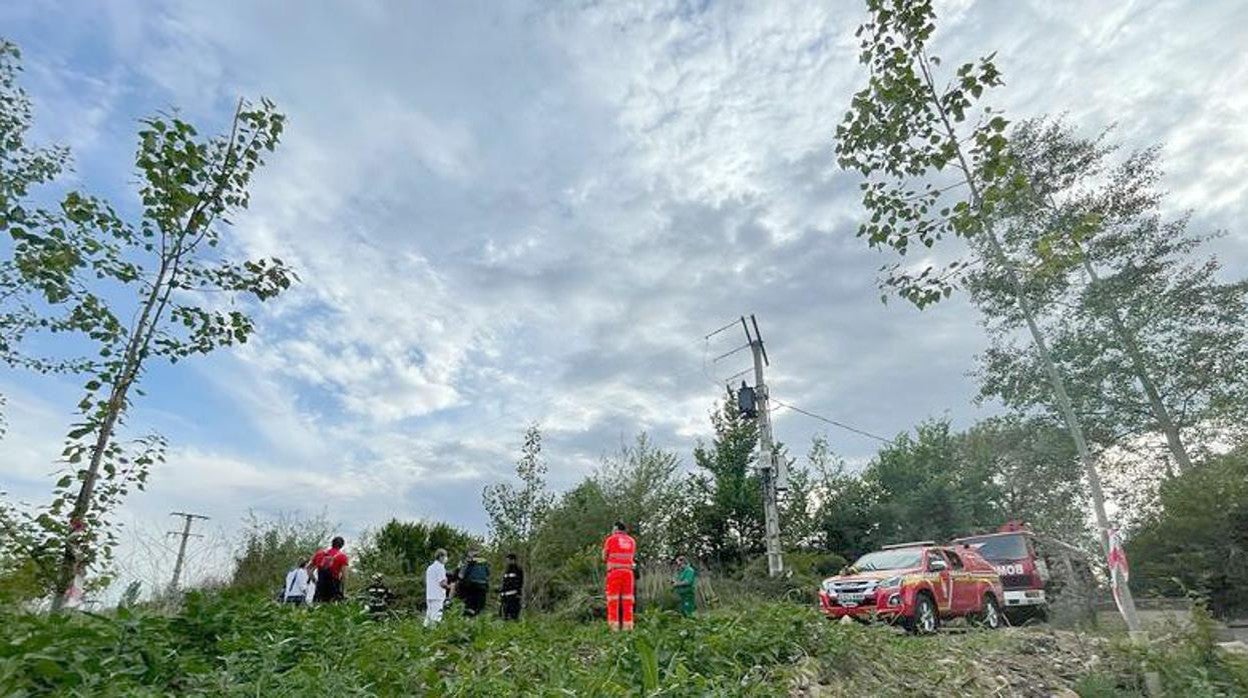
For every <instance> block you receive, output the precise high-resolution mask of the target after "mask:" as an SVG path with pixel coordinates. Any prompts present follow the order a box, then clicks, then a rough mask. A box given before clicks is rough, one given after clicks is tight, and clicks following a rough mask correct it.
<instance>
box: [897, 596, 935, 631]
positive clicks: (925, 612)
mask: <svg viewBox="0 0 1248 698" xmlns="http://www.w3.org/2000/svg"><path fill="white" fill-rule="evenodd" d="M901 624H902V625H903V626H904V627H905V628H906V630H908V631H910V632H912V633H914V634H916V635H930V634H932V633H934V632H936V629H937V628H939V627H940V616H938V615H937V614H936V604H934V603H932V598H931V597H930V596H928V595H927V594H919V596H918V598H916V599H915V601H914V615H913V616H910V617H909V618H904V619H902V621H901Z"/></svg>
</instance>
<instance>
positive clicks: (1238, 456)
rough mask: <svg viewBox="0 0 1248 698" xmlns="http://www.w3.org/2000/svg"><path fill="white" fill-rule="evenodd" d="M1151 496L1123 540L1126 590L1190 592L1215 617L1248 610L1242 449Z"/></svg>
mask: <svg viewBox="0 0 1248 698" xmlns="http://www.w3.org/2000/svg"><path fill="white" fill-rule="evenodd" d="M1158 498H1159V502H1160V505H1161V506H1160V508H1159V512H1158V513H1157V514H1156V515H1154V516H1152V517H1150V518H1149V519H1148V520H1146V521H1145V522H1144V524H1143V525H1141V526H1140V528H1139V529H1138V530H1137V531H1135V532H1134V534H1133V535H1132V536H1131V538H1130V540H1128V541H1127V554H1128V558H1129V559H1130V561H1131V585H1132V587H1134V588H1136V589H1137V590H1139V591H1141V592H1145V593H1154V594H1160V595H1164V596H1183V595H1185V594H1186V593H1187V592H1189V591H1192V592H1196V593H1198V594H1201V595H1204V596H1206V597H1207V598H1208V599H1209V606H1210V609H1211V610H1212V611H1213V612H1214V614H1215V615H1218V616H1228V615H1233V614H1237V613H1242V612H1244V611H1248V446H1241V447H1240V448H1238V449H1236V450H1234V451H1232V452H1231V453H1228V454H1226V455H1223V456H1218V457H1214V458H1211V459H1210V460H1208V461H1207V462H1205V463H1203V464H1201V465H1198V466H1197V467H1196V468H1194V469H1192V470H1190V471H1188V472H1185V473H1183V474H1181V475H1179V476H1177V477H1175V478H1173V479H1171V480H1169V481H1167V482H1165V483H1163V484H1162V485H1161V489H1160V491H1159V493H1158Z"/></svg>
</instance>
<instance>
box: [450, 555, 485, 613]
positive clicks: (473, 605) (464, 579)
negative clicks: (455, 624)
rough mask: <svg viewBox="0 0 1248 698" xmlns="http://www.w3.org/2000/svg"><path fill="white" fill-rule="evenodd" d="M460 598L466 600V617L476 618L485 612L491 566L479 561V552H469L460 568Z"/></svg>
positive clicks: (458, 585)
mask: <svg viewBox="0 0 1248 698" xmlns="http://www.w3.org/2000/svg"><path fill="white" fill-rule="evenodd" d="M456 587H458V588H459V590H460V597H461V598H463V600H464V615H466V616H475V615H477V614H478V613H480V612H481V611H483V610H485V598H486V595H487V594H488V593H489V591H490V565H489V563H488V562H486V561H485V560H480V559H477V551H475V550H469V551H468V555H467V557H465V558H464V564H463V565H462V566H461V567H460V568H459V583H458V584H456Z"/></svg>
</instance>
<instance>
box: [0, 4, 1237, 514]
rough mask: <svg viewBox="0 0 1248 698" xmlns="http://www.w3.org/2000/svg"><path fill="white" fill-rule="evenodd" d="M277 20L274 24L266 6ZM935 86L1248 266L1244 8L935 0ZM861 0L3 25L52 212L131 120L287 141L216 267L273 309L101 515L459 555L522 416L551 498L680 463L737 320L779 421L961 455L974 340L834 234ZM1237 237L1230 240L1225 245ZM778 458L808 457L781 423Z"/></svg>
mask: <svg viewBox="0 0 1248 698" xmlns="http://www.w3.org/2000/svg"><path fill="white" fill-rule="evenodd" d="M296 7H297V8H298V9H295V8H296ZM938 7H939V11H940V15H941V20H940V31H939V35H938V39H937V42H936V53H939V54H941V55H942V56H944V57H945V59H946V64H951V63H953V62H954V61H955V60H962V59H965V58H969V57H971V56H973V55H980V54H984V53H988V52H990V51H997V52H998V62H999V65H1000V67H1001V68H1002V70H1003V71H1004V73H1005V76H1006V80H1007V86H1006V87H1005V88H1004V89H1002V90H1000V91H999V92H998V94H997V95H995V97H994V104H996V105H998V106H1000V107H1002V108H1004V109H1005V110H1006V111H1007V112H1008V113H1009V115H1011V116H1013V117H1022V116H1031V115H1038V114H1042V113H1061V112H1065V113H1067V114H1068V115H1069V116H1070V118H1071V119H1072V120H1073V121H1074V122H1075V123H1077V124H1078V125H1079V126H1080V127H1082V128H1083V129H1085V130H1086V131H1087V132H1089V133H1091V132H1094V131H1096V130H1099V129H1102V128H1104V127H1106V126H1108V125H1110V124H1112V123H1117V128H1118V131H1117V133H1118V134H1119V136H1120V137H1121V138H1123V139H1125V140H1126V141H1128V142H1129V143H1131V144H1134V145H1144V144H1148V143H1152V142H1164V143H1165V144H1166V147H1165V150H1164V152H1165V156H1166V159H1167V170H1168V178H1167V182H1166V184H1167V187H1168V188H1169V189H1170V191H1171V192H1172V195H1171V197H1170V205H1171V206H1172V208H1174V209H1175V210H1176V211H1177V210H1181V209H1185V208H1193V209H1195V211H1196V218H1195V224H1196V226H1197V227H1199V228H1202V229H1216V228H1225V229H1227V231H1228V235H1227V236H1226V237H1224V238H1222V239H1221V240H1220V241H1218V242H1217V243H1216V246H1215V247H1216V251H1217V252H1218V254H1219V255H1220V256H1221V257H1222V258H1223V260H1224V262H1225V263H1226V265H1227V267H1229V268H1232V269H1240V270H1242V269H1243V268H1244V266H1245V265H1246V264H1248V233H1245V231H1244V229H1243V228H1242V225H1241V224H1239V223H1238V221H1242V220H1243V219H1244V218H1245V217H1246V216H1245V214H1248V203H1246V202H1248V199H1246V196H1245V195H1246V194H1248V93H1246V92H1245V91H1244V89H1243V86H1244V85H1248V52H1245V51H1244V47H1245V46H1248V4H1245V3H1243V2H1238V1H1234V0H1227V1H1225V2H1217V1H1214V0H1187V1H1179V0H1172V1H1165V0H1151V1H1137V2H1131V1H1127V0H1103V1H1093V2H1088V1H1086V0H1081V1H1079V2H1075V1H1073V0H1072V1H1067V0H1033V1H1031V2H1025V1H1024V0H1015V1H1013V2H991V1H983V2H971V1H969V0H952V1H946V2H939V3H938ZM862 16H863V11H862V7H861V3H857V2H816V1H813V0H806V1H804V2H799V1H792V2H790V1H787V0H786V1H783V2H782V1H780V0H772V1H770V2H718V1H709V2H708V1H705V0H704V1H700V2H699V1H693V0H690V1H687V2H675V1H667V0H647V1H644V2H640V1H638V2H623V1H622V2H533V3H524V2H493V1H491V2H459V3H431V2H403V3H399V2H351V3H341V2H328V1H326V2H303V3H265V2H186V3H176V4H160V3H151V2H137V0H136V1H135V2H123V1H120V0H116V1H112V2H106V3H105V2H99V3H91V2H79V1H78V0H34V1H31V0H27V1H23V2H6V3H4V4H3V5H0V27H3V32H4V33H5V36H6V37H7V38H9V39H10V40H13V41H16V42H17V43H19V44H20V45H21V47H22V49H23V51H24V61H25V65H26V73H25V85H26V87H27V89H28V90H29V92H30V94H31V96H32V97H33V99H34V101H35V105H36V109H37V117H36V118H37V122H38V126H37V129H36V131H37V135H38V136H39V137H40V138H41V139H44V140H46V141H54V142H60V143H64V144H66V145H68V146H70V147H71V148H72V149H73V151H74V155H75V161H76V165H75V170H74V173H73V174H72V175H71V176H70V178H69V180H68V183H69V184H72V185H73V186H81V187H83V188H87V189H91V190H93V191H96V192H99V193H102V194H105V195H107V196H110V197H113V198H114V199H116V200H118V201H123V202H127V204H126V205H127V206H133V199H132V196H133V194H132V182H133V176H132V172H131V170H130V164H129V163H130V162H131V156H132V154H133V144H134V140H133V133H134V131H135V128H136V120H137V119H139V118H141V117H142V116H144V115H148V114H151V113H153V112H156V111H159V110H170V109H173V108H176V109H178V110H180V112H181V113H182V114H183V115H184V116H186V117H188V118H190V119H191V120H192V121H194V122H195V123H197V124H199V125H200V126H201V130H203V131H216V130H220V129H223V128H225V127H226V126H227V120H228V117H229V115H230V112H231V110H232V108H233V105H234V103H235V101H236V100H237V98H238V97H239V96H246V97H249V98H256V97H260V96H267V97H269V98H270V99H272V100H274V101H275V102H276V103H277V104H278V105H279V106H280V108H281V109H282V110H283V111H284V112H285V113H286V114H287V115H288V118H289V122H288V127H287V132H286V136H285V138H284V140H283V143H282V145H281V148H280V150H279V151H278V153H277V154H276V155H275V156H274V157H272V158H271V159H270V166H269V167H268V168H266V169H265V170H264V171H263V172H262V174H261V176H260V177H259V178H258V180H257V182H256V186H255V189H254V195H253V198H252V208H251V211H250V212H249V213H248V214H246V215H245V216H242V217H240V218H239V219H238V221H237V223H238V225H237V227H236V228H235V230H234V232H233V235H235V236H236V237H235V240H236V243H235V249H236V250H237V251H238V252H239V253H240V254H247V255H276V256H279V257H281V258H283V259H285V260H287V261H288V262H290V263H292V264H293V265H295V267H296V268H297V269H298V271H299V274H300V276H301V277H302V279H303V283H302V284H301V285H300V286H299V287H298V288H297V289H295V290H294V291H292V292H291V293H289V294H287V295H286V296H284V297H283V298H281V299H280V300H278V301H276V302H273V303H271V304H269V305H267V306H266V307H264V308H263V309H262V310H261V311H260V312H259V313H258V320H259V323H258V324H259V332H258V334H257V336H256V337H255V339H254V340H253V341H252V342H251V343H249V344H248V345H247V346H246V347H245V348H244V349H242V350H239V351H230V352H223V353H220V354H218V355H215V356H212V357H208V358H202V359H196V360H194V361H189V362H186V363H180V364H178V365H177V366H176V367H172V368H165V367H161V368H156V369H154V370H152V371H151V373H150V374H149V376H148V379H147V387H148V389H149V395H148V396H147V397H145V398H143V399H142V400H141V401H140V403H139V408H138V409H137V411H136V412H135V413H134V415H133V416H132V418H131V420H130V425H131V427H132V429H134V430H138V429H140V428H142V429H148V428H153V429H157V430H159V431H161V432H162V433H164V434H165V435H166V436H168V437H169V438H170V440H171V444H172V448H171V452H170V459H169V463H168V464H167V465H165V466H163V467H162V468H160V469H159V470H158V471H157V472H155V473H154V474H153V481H154V484H153V486H152V487H151V489H150V490H149V491H148V492H147V493H144V494H141V495H138V496H135V497H134V498H133V499H132V500H131V501H130V503H129V504H128V505H127V511H126V513H125V516H126V517H129V519H130V520H133V521H135V522H136V525H148V526H155V527H159V526H161V525H162V524H161V522H160V520H161V519H162V518H164V517H165V516H166V514H167V512H168V511H169V510H171V509H181V510H193V511H198V512H203V513H206V514H210V515H212V516H214V517H215V521H217V522H219V523H218V525H222V526H226V527H227V528H228V527H229V526H232V525H233V522H236V521H238V520H239V518H240V516H241V515H242V514H243V513H244V512H245V511H246V510H248V509H255V510H257V511H260V512H275V511H291V510H302V511H305V512H309V511H312V512H319V511H325V512H327V513H328V515H329V517H330V518H331V519H333V520H335V521H338V522H340V523H341V525H342V527H343V529H344V530H346V531H348V532H357V531H359V530H360V529H362V528H364V527H366V526H368V525H373V524H376V523H378V522H381V521H383V520H385V519H387V518H389V517H391V516H399V517H432V518H437V519H443V520H447V521H451V522H453V523H456V524H460V525H463V526H466V527H469V528H472V529H475V530H484V526H485V519H484V515H483V513H482V511H481V508H480V505H479V502H480V497H479V492H480V489H481V487H482V485H483V484H485V483H488V482H490V481H494V480H498V479H499V478H502V477H505V476H507V474H508V473H509V471H510V469H511V461H512V460H513V459H514V455H515V452H516V450H517V448H518V445H519V441H520V436H521V431H522V429H523V428H524V426H525V424H526V423H528V422H531V421H537V422H540V423H541V424H542V426H543V428H544V430H545V434H546V438H547V441H546V453H547V456H548V459H549V463H550V468H551V481H552V483H553V484H554V485H555V486H556V487H564V486H567V485H568V484H570V483H572V482H574V481H575V480H577V479H578V478H580V477H581V476H582V475H583V474H585V473H586V472H588V471H589V470H590V469H592V468H593V467H594V465H595V463H596V462H597V461H598V460H599V459H600V457H601V456H602V455H603V454H604V453H607V452H610V451H612V450H615V449H616V448H618V446H619V444H620V441H621V439H625V438H631V435H633V434H635V433H636V432H638V431H639V430H646V431H648V432H649V433H650V434H651V435H652V436H653V437H654V438H655V440H657V441H658V442H659V443H660V444H662V445H664V446H667V447H670V448H672V449H675V450H676V451H677V452H679V453H680V454H681V455H682V457H683V458H684V459H685V461H686V463H688V461H689V460H690V455H689V454H690V451H691V449H692V447H693V445H694V443H695V442H696V440H697V439H699V438H705V437H706V436H707V434H708V432H709V423H708V419H707V413H708V411H709V409H710V408H711V406H712V403H713V402H714V400H715V399H716V397H717V396H718V395H719V394H720V392H719V391H721V390H722V387H719V386H722V381H723V378H724V377H726V376H728V375H730V374H732V373H735V372H737V371H738V370H740V369H742V368H745V367H746V366H747V365H748V363H747V362H746V356H745V355H744V354H738V355H736V356H734V357H733V359H731V360H728V361H724V362H721V363H718V364H714V363H711V362H709V361H708V358H709V357H714V356H715V355H717V354H719V353H721V352H723V351H726V350H728V349H731V348H733V346H735V345H736V344H737V343H739V340H741V339H742V337H740V333H739V332H736V331H730V332H725V333H722V334H720V335H718V336H716V337H715V338H713V339H712V340H711V341H709V342H708V341H706V340H704V339H703V337H704V335H706V334H707V333H708V332H710V331H711V330H714V329H716V328H717V327H720V326H721V325H723V324H724V323H726V322H729V321H731V320H733V319H734V318H736V317H738V316H740V315H741V314H742V313H755V314H756V315H757V317H758V319H759V322H760V324H761V326H762V328H763V333H764V336H765V338H766V339H767V340H768V350H769V354H770V357H771V359H772V362H773V363H772V367H771V374H770V375H771V380H772V392H773V395H774V396H775V397H776V398H778V399H780V400H783V401H785V402H788V403H791V404H795V405H798V406H801V407H804V408H806V409H807V410H811V411H814V412H817V413H820V414H824V415H827V416H829V417H832V418H835V419H839V420H843V421H845V422H848V423H851V424H853V425H856V426H858V427H860V428H863V429H866V430H868V431H872V432H875V433H880V434H885V435H888V436H892V435H895V434H897V433H899V432H901V431H904V430H906V429H908V428H910V427H911V426H913V425H914V424H915V423H916V422H917V421H920V420H922V419H924V418H927V417H932V416H943V415H948V416H950V417H951V418H953V419H954V420H955V421H956V422H957V423H958V424H961V425H965V424H968V423H970V422H971V421H973V420H974V419H977V418H980V417H982V416H985V415H986V414H988V413H990V412H991V410H992V407H991V406H984V407H976V406H974V405H973V404H972V398H973V395H974V392H975V390H974V385H973V382H972V381H971V380H970V379H969V378H968V377H967V376H966V372H967V371H968V370H969V369H970V368H971V366H972V363H973V358H972V357H973V356H974V354H975V353H976V352H977V351H979V350H980V348H981V347H982V346H983V344H984V337H983V334H982V331H981V330H980V328H979V325H978V321H977V318H976V315H975V313H974V312H973V311H972V310H971V309H970V308H969V307H968V306H967V305H966V304H965V303H964V302H962V301H960V300H957V299H955V300H953V301H950V302H948V303H945V304H941V305H939V306H936V307H934V308H931V309H929V310H926V311H924V312H921V313H920V312H919V311H917V310H915V309H913V308H911V307H908V306H906V305H905V304H903V303H901V302H893V303H890V304H888V305H882V304H881V303H880V301H879V292H878V290H877V289H876V286H875V271H876V269H877V268H878V267H879V266H880V265H881V264H882V263H884V262H887V261H890V260H889V258H888V257H886V256H883V255H882V254H879V253H876V252H873V251H870V250H868V249H867V248H866V246H865V244H864V243H863V242H862V241H860V240H858V239H856V238H855V237H854V230H855V228H856V225H857V221H858V219H859V218H860V216H861V210H860V207H859V204H858V201H857V191H856V180H855V179H854V177H852V176H850V175H847V174H844V173H840V172H838V171H837V170H836V168H835V164H834V161H833V156H832V147H833V144H832V132H833V129H834V127H835V124H836V122H837V120H838V119H839V117H840V115H841V114H843V113H844V111H845V108H846V106H847V103H848V99H849V96H850V94H851V93H852V91H853V90H855V89H857V87H858V86H860V84H861V82H862V80H863V71H862V70H861V69H860V67H859V66H858V65H857V64H856V44H855V43H854V40H853V30H854V28H855V26H856V25H857V24H858V23H859V22H860V21H861V19H862ZM1237 226H1239V227H1237ZM0 390H2V391H3V393H5V394H6V396H7V399H8V407H7V408H6V411H7V416H8V420H9V422H10V429H9V434H8V435H7V437H6V438H5V440H4V441H3V442H0V456H2V457H3V461H2V462H3V466H2V469H0V489H6V490H9V491H11V492H14V493H17V494H18V495H20V496H23V497H26V498H38V497H39V496H40V494H41V493H42V492H44V491H46V489H47V487H48V484H49V482H50V480H49V479H48V474H49V473H50V472H51V471H52V470H54V468H55V457H56V454H57V453H58V452H59V442H60V438H61V435H62V434H63V433H64V431H65V428H66V424H67V423H68V422H69V421H70V420H71V417H72V415H71V410H72V406H73V405H74V404H75V402H76V401H77V399H78V388H77V386H76V384H75V383H74V382H73V381H58V380H57V379H51V378H46V377H33V376H28V375H18V374H6V375H3V376H0ZM776 424H777V431H778V435H779V437H780V438H781V439H783V440H784V441H785V442H787V443H788V444H790V445H791V447H793V448H794V450H796V451H798V452H804V451H805V448H806V445H807V444H808V443H809V440H810V438H811V436H812V435H813V434H816V433H821V432H824V431H825V429H828V435H829V437H830V438H831V440H832V444H833V446H834V448H835V449H836V450H837V451H838V452H839V453H841V454H843V455H844V456H846V457H847V458H850V459H851V461H853V462H861V461H863V460H865V459H866V458H869V457H870V455H871V454H872V453H873V452H874V448H875V446H876V444H875V443H874V442H872V441H871V440H869V439H865V438H863V437H860V436H856V435H854V434H851V433H847V432H844V431H839V430H836V429H832V428H830V427H826V425H824V424H821V423H820V422H817V421H814V420H812V419H810V418H809V417H806V416H803V415H800V414H797V413H793V412H790V411H788V410H779V411H777V413H776Z"/></svg>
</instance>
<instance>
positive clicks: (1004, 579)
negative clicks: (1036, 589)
mask: <svg viewBox="0 0 1248 698" xmlns="http://www.w3.org/2000/svg"><path fill="white" fill-rule="evenodd" d="M1001 586H1003V587H1005V588H1006V589H1030V588H1031V587H1032V583H1031V575H1030V574H1003V575H1001Z"/></svg>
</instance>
